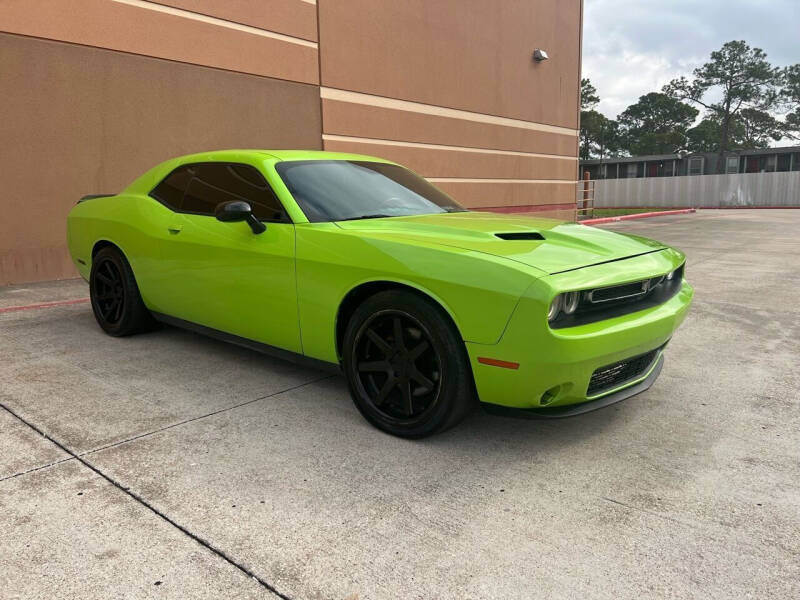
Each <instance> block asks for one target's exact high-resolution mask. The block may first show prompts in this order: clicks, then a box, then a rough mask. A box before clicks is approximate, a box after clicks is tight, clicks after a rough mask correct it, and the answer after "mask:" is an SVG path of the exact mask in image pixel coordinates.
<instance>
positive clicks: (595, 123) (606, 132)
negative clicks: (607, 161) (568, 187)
mask: <svg viewBox="0 0 800 600" xmlns="http://www.w3.org/2000/svg"><path fill="white" fill-rule="evenodd" d="M580 133H581V149H580V158H581V160H589V159H590V158H605V157H608V156H616V155H617V154H618V153H619V151H620V149H621V141H622V140H621V138H620V134H619V125H618V124H617V122H616V121H614V120H613V119H609V118H608V117H606V116H604V115H602V114H600V113H599V112H597V111H596V110H585V111H581V130H580Z"/></svg>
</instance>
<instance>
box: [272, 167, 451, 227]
mask: <svg viewBox="0 0 800 600" xmlns="http://www.w3.org/2000/svg"><path fill="white" fill-rule="evenodd" d="M275 168H276V169H277V171H278V174H279V175H280V176H281V178H282V179H283V182H284V183H285V184H286V187H287V188H288V189H289V191H290V192H291V194H292V196H293V197H294V199H295V201H296V202H297V204H298V205H299V206H300V208H301V209H302V210H303V212H304V213H305V215H306V217H308V220H309V221H311V222H319V221H342V220H345V219H359V218H364V217H381V216H383V217H399V216H404V215H425V214H435V213H443V212H462V211H464V210H465V209H464V208H462V207H461V206H459V204H458V203H457V202H456V201H455V200H453V199H452V198H450V197H449V196H448V195H447V194H445V193H444V192H442V191H440V190H438V189H436V188H435V187H434V186H432V185H431V184H430V183H428V182H427V181H425V180H424V179H423V178H422V177H420V176H419V175H415V174H414V173H412V172H411V171H409V170H408V169H404V168H403V167H400V166H398V165H390V164H385V163H377V162H368V161H350V160H308V161H285V162H281V163H278V164H277V165H276V167H275Z"/></svg>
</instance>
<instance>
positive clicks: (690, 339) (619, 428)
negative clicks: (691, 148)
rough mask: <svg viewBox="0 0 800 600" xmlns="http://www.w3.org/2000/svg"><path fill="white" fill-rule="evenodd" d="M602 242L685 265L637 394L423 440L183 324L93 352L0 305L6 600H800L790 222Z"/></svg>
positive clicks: (783, 217)
mask: <svg viewBox="0 0 800 600" xmlns="http://www.w3.org/2000/svg"><path fill="white" fill-rule="evenodd" d="M608 228H609V229H613V230H617V231H623V232H631V233H637V234H640V235H645V236H649V237H654V238H657V239H661V240H663V241H665V242H667V243H670V244H674V245H676V246H677V247H679V248H681V249H682V250H684V251H685V252H686V253H687V255H688V264H687V277H688V279H689V280H690V281H691V282H692V283H693V285H695V287H696V291H697V293H696V300H695V305H694V307H693V309H692V312H691V314H690V316H689V317H688V319H687V321H686V323H685V324H684V325H683V327H682V328H681V329H680V330H679V331H678V332H677V334H676V335H675V337H674V338H673V341H672V342H671V343H670V346H669V348H668V350H667V353H666V362H665V366H664V370H663V372H662V375H661V378H660V379H659V381H658V382H657V383H656V384H655V386H654V387H653V388H652V389H650V390H649V391H648V392H646V393H644V394H642V395H640V396H637V397H635V398H632V399H630V400H628V401H626V402H624V403H621V404H619V405H616V406H614V407H611V408H609V409H606V410H602V411H598V412H595V413H590V414H587V415H584V416H581V417H577V418H574V419H568V420H562V421H552V422H551V421H519V420H514V419H504V418H500V417H494V416H489V415H486V414H484V413H482V412H476V413H475V414H474V415H472V416H471V417H470V418H469V419H468V420H467V421H466V422H464V423H463V424H462V425H460V426H459V427H457V428H456V429H453V430H451V431H448V432H446V433H445V434H443V435H439V436H437V437H434V438H431V439H427V440H422V441H416V442H410V441H405V440H399V439H395V438H392V437H389V436H386V435H384V434H382V433H380V432H378V431H377V430H375V429H373V428H371V427H370V426H369V425H368V424H367V423H366V422H365V421H363V419H362V418H361V417H360V415H359V414H358V412H357V411H356V410H355V408H354V407H353V405H352V402H351V400H350V398H349V396H348V394H347V390H346V386H345V384H344V381H343V380H342V379H341V378H338V377H331V376H329V375H326V374H324V373H319V372H316V371H313V370H309V369H307V368H301V367H297V366H294V365H291V364H288V363H284V362H281V361H278V360H274V359H271V358H268V357H264V356H261V355H259V354H256V353H253V352H250V351H248V350H245V349H241V348H238V347H234V346H230V345H227V344H224V343H221V342H217V341H214V340H210V339H206V338H203V337H200V336H198V335H195V334H191V333H187V332H184V331H180V330H177V329H170V328H167V329H163V330H161V331H157V332H154V333H151V334H147V335H142V336H137V337H132V338H125V339H114V338H110V337H108V336H105V335H104V334H102V332H101V331H100V329H99V328H98V327H97V326H96V324H95V323H94V321H93V318H92V316H91V312H90V308H89V306H88V305H86V304H79V305H70V306H60V307H54V308H47V309H39V310H26V311H15V312H6V313H2V314H0V404H2V406H3V407H5V409H7V410H2V409H0V589H2V590H4V592H3V595H4V596H7V595H10V597H12V598H13V597H19V598H39V597H41V598H72V597H77V596H81V597H86V598H109V597H137V598H138V597H175V598H188V597H191V598H194V597H199V598H202V597H209V598H211V597H242V598H250V597H264V598H274V597H285V598H338V599H343V598H349V599H355V598H359V599H362V600H363V599H366V598H504V599H507V598H536V597H549V598H575V597H592V598H641V597H678V598H696V597H708V598H732V597H737V598H738V597H754V598H756V597H758V598H761V597H772V598H793V597H794V598H796V597H798V596H800V456H799V453H800V412H799V411H798V408H800V393H799V392H798V389H800V367H799V366H798V364H799V363H800V325H799V323H800V318H799V317H800V303H799V302H798V299H800V294H798V292H797V290H798V288H799V286H800V235H798V233H797V231H798V228H800V211H792V210H786V211H778V210H775V211H767V210H764V211H746V210H742V211H738V210H737V211H702V212H699V213H697V214H694V215H680V216H675V217H662V218H657V219H647V220H641V221H630V222H624V223H617V224H613V225H610V226H608ZM85 295H87V289H86V287H85V284H83V283H82V282H60V283H53V284H37V285H31V286H13V287H10V288H0V307H2V306H14V305H19V304H23V303H34V302H43V301H48V300H51V299H54V298H57V299H69V298H77V297H81V296H85ZM9 411H10V412H9ZM15 415H16V416H15ZM42 433H43V434H45V436H46V437H45V436H43V435H41V434H42ZM156 582H158V584H157V583H156Z"/></svg>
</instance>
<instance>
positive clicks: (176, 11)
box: [112, 0, 318, 49]
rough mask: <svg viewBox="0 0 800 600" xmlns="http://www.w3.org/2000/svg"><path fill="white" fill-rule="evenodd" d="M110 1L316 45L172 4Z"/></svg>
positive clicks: (312, 44) (315, 44)
mask: <svg viewBox="0 0 800 600" xmlns="http://www.w3.org/2000/svg"><path fill="white" fill-rule="evenodd" d="M112 2H116V3H118V4H127V5H128V6H135V7H137V8H141V9H144V10H153V11H156V12H162V13H165V14H168V15H174V16H177V17H182V18H184V19H192V20H194V21H201V22H203V23H209V24H211V25H216V26H218V27H226V28H228V29H235V30H237V31H243V32H246V33H251V34H253V35H260V36H262V37H269V38H272V39H276V40H281V41H283V42H288V43H290V44H298V45H300V46H307V47H309V48H315V49H316V48H317V47H318V44H317V42H312V41H311V40H306V39H304V38H299V37H295V36H291V35H287V34H285V33H279V32H277V31H271V30H269V29H263V28H261V27H254V26H253V25H245V24H244V23H237V22H236V21H229V20H228V19H222V18H220V17H214V16H211V15H205V14H203V13H198V12H193V11H190V10H184V9H182V8H175V7H173V6H167V5H165V4H159V3H158V2H149V1H148V0H112Z"/></svg>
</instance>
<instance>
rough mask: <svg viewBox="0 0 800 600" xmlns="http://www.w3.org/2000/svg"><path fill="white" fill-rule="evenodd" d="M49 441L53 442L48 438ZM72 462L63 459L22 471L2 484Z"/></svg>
mask: <svg viewBox="0 0 800 600" xmlns="http://www.w3.org/2000/svg"><path fill="white" fill-rule="evenodd" d="M3 408H5V407H3ZM48 441H52V440H50V439H49V438H48ZM71 460H75V459H74V458H73V457H71V456H70V457H69V458H62V459H61V460H56V461H54V462H51V463H47V464H46V465H39V466H38V467H33V468H32V469H27V470H25V471H20V472H19V473H14V474H13V475H7V476H5V477H3V478H0V483H2V482H4V481H8V480H9V479H14V478H15V477H22V476H23V475H27V474H28V473H34V472H36V471H41V470H42V469H49V468H50V467H54V466H56V465H60V464H61V463H65V462H69V461H71Z"/></svg>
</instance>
